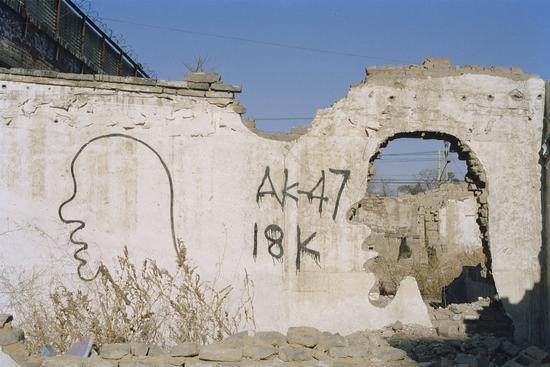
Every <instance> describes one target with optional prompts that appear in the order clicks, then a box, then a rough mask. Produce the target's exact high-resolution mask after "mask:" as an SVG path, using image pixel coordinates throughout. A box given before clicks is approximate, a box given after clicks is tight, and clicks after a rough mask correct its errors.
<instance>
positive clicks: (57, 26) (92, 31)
mask: <svg viewBox="0 0 550 367" xmlns="http://www.w3.org/2000/svg"><path fill="white" fill-rule="evenodd" d="M1 1H2V2H4V3H5V4H6V5H8V6H9V7H10V8H12V9H13V10H15V11H16V12H18V13H19V14H20V15H21V16H23V17H24V18H25V19H26V21H27V22H29V23H31V24H33V25H35V26H37V27H38V28H39V29H40V30H42V31H44V32H47V33H48V34H49V35H50V36H52V37H53V38H54V39H55V40H56V41H57V42H59V43H60V44H61V45H62V46H63V47H64V48H66V49H67V50H68V51H69V52H71V53H72V54H74V55H75V56H77V57H78V58H79V59H81V60H83V61H84V62H85V63H86V65H87V67H88V68H90V69H91V70H93V71H94V72H96V73H105V74H111V75H125V76H129V75H133V76H137V77H143V78H149V75H148V74H147V73H146V72H145V71H144V70H143V67H142V66H141V65H140V64H138V63H137V62H135V61H134V60H133V59H132V58H131V57H130V56H129V55H128V54H127V53H126V52H125V51H124V50H123V49H122V48H121V47H120V46H118V44H117V43H116V42H115V41H113V39H112V38H111V37H109V36H108V35H107V34H106V33H105V32H104V31H102V30H101V28H99V26H97V25H96V24H95V23H94V22H93V21H92V20H91V19H90V18H88V17H87V16H86V14H84V12H82V10H80V9H79V8H78V6H77V5H76V4H74V3H73V2H72V1H71V0H1Z"/></svg>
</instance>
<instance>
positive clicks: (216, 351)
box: [0, 310, 550, 367]
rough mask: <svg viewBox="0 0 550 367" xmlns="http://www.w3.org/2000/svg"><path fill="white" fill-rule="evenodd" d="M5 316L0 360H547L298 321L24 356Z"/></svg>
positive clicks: (25, 363) (486, 345)
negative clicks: (202, 340) (208, 337)
mask: <svg viewBox="0 0 550 367" xmlns="http://www.w3.org/2000/svg"><path fill="white" fill-rule="evenodd" d="M438 312H441V313H443V311H441V310H440V311H438ZM12 319H13V318H12V317H11V316H9V315H0V345H1V347H2V349H1V351H0V362H1V365H2V367H138V366H139V367H173V366H182V367H183V366H186V367H232V366H234V367H236V366H242V367H253V366H260V367H277V366H281V367H285V366H289V367H291V366H292V367H360V366H424V367H447V366H449V367H451V366H461V367H500V366H503V367H518V366H547V367H550V356H549V354H548V353H547V352H546V351H545V350H543V349H540V348H538V347H535V346H530V347H526V348H521V347H519V346H518V345H516V344H514V343H513V342H512V341H511V340H510V339H508V338H506V337H502V336H500V337H499V336H494V335H479V334H475V335H472V336H466V335H462V336H461V337H458V336H454V337H449V336H442V335H441V334H442V333H441V332H440V330H438V329H436V328H426V327H423V326H419V325H403V324H402V323H401V322H399V321H398V322H396V323H395V324H393V325H391V326H388V327H386V328H384V329H381V330H376V331H358V332H355V333H353V334H350V335H347V336H341V335H339V334H333V333H330V332H321V331H319V330H317V329H315V328H312V327H305V326H302V327H291V328H289V329H288V331H287V334H286V335H284V334H282V333H279V332H275V331H264V332H241V333H238V334H235V335H232V336H230V337H228V338H226V339H225V340H223V341H220V342H214V343H212V344H209V345H202V346H201V345H198V344H197V343H193V342H186V343H182V344H178V345H175V346H172V347H167V348H162V347H160V346H157V345H146V344H143V343H115V344H104V345H102V346H100V347H99V348H96V347H95V346H94V348H92V344H93V343H92V341H93V338H91V339H90V340H85V341H78V342H76V343H75V344H74V345H73V347H71V348H70V349H69V350H68V351H66V352H64V353H63V354H59V355H51V352H53V351H51V350H50V349H47V348H45V349H43V355H42V356H29V354H28V353H26V352H25V345H24V334H23V332H22V331H21V330H20V329H17V328H14V327H12V326H11V325H10V322H11V320H12ZM44 351H46V354H44Z"/></svg>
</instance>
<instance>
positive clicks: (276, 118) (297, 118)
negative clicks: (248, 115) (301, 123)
mask: <svg viewBox="0 0 550 367" xmlns="http://www.w3.org/2000/svg"><path fill="white" fill-rule="evenodd" d="M252 119H253V120H255V121H286V120H313V117H260V118H252Z"/></svg>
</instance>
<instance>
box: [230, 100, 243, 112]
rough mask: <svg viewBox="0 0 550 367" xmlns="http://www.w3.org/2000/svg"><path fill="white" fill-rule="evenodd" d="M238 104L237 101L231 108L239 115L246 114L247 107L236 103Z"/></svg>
mask: <svg viewBox="0 0 550 367" xmlns="http://www.w3.org/2000/svg"><path fill="white" fill-rule="evenodd" d="M236 102H238V101H235V102H233V103H232V104H231V108H232V109H233V111H235V112H236V113H238V114H239V115H242V114H244V113H245V112H246V107H244V106H243V105H242V104H240V103H236Z"/></svg>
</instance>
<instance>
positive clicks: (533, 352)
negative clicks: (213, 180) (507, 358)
mask: <svg viewBox="0 0 550 367" xmlns="http://www.w3.org/2000/svg"><path fill="white" fill-rule="evenodd" d="M520 355H522V356H525V357H527V358H530V359H532V360H533V361H535V362H537V363H540V362H542V361H543V360H545V359H546V358H547V357H548V353H546V352H545V351H544V350H542V349H540V348H538V347H535V346H534V345H533V346H530V347H527V348H525V349H524V350H522V351H521V354H520Z"/></svg>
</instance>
